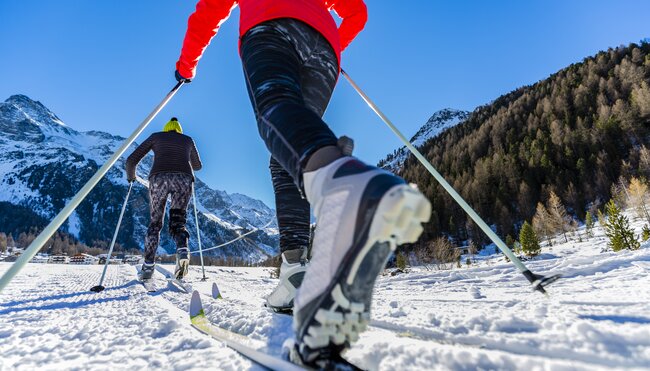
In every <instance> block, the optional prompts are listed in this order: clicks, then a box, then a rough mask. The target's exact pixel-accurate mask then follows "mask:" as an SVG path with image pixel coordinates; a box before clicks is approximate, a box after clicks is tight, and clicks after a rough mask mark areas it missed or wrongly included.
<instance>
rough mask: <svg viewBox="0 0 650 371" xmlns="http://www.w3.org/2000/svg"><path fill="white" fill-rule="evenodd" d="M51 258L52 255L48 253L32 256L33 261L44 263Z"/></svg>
mask: <svg viewBox="0 0 650 371" xmlns="http://www.w3.org/2000/svg"><path fill="white" fill-rule="evenodd" d="M49 260H50V256H49V255H47V254H36V256H34V257H33V258H32V260H31V262H32V263H40V264H44V263H47V262H49Z"/></svg>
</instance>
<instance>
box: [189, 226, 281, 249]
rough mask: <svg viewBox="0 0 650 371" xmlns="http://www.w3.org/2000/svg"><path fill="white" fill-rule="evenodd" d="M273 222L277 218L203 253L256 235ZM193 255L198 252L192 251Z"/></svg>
mask: <svg viewBox="0 0 650 371" xmlns="http://www.w3.org/2000/svg"><path fill="white" fill-rule="evenodd" d="M273 221H275V218H271V220H269V221H268V222H267V223H266V224H264V225H263V226H262V227H259V228H254V229H251V230H250V231H248V232H246V233H244V234H242V235H239V236H237V237H236V238H233V239H232V240H230V241H228V242H224V243H222V244H221V245H217V246H212V247H210V248H208V249H205V250H203V251H211V250H215V249H218V248H221V247H224V246H227V245H230V244H231V243H233V242H237V241H239V240H241V239H242V238H244V237H246V236H248V235H249V234H251V233H255V232H257V231H259V230H260V229H264V228H266V227H268V226H269V225H271V223H273ZM192 254H196V251H192Z"/></svg>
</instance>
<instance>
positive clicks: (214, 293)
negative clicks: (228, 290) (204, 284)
mask: <svg viewBox="0 0 650 371" xmlns="http://www.w3.org/2000/svg"><path fill="white" fill-rule="evenodd" d="M212 298H213V299H223V298H222V297H221V292H219V287H217V283H216V282H212Z"/></svg>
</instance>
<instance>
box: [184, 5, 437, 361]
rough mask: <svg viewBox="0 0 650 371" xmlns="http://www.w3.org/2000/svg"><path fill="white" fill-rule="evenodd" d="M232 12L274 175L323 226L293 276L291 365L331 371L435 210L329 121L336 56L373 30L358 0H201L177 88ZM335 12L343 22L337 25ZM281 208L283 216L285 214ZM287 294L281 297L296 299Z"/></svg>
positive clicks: (191, 75)
mask: <svg viewBox="0 0 650 371" xmlns="http://www.w3.org/2000/svg"><path fill="white" fill-rule="evenodd" d="M236 6H239V7H240V20H239V35H240V39H239V47H240V48H239V52H240V56H241V59H242V65H243V69H244V77H245V81H246V84H247V88H248V92H249V97H250V100H251V103H252V106H253V110H254V113H255V117H256V119H257V124H258V130H259V133H260V136H261V137H262V139H263V140H264V142H265V144H266V146H267V148H268V149H269V151H270V152H271V156H272V170H278V171H281V172H284V173H285V174H284V175H285V176H286V177H287V178H290V179H291V180H292V181H293V186H291V187H287V188H286V189H287V190H290V192H292V193H293V196H294V197H293V198H294V199H295V195H298V194H299V192H300V193H302V194H303V195H304V196H305V197H306V202H304V203H303V205H297V209H299V210H300V212H301V215H305V207H306V205H309V206H311V207H312V208H313V211H314V216H315V217H316V223H317V224H316V229H315V232H314V238H313V244H312V254H311V260H310V262H309V265H308V266H307V267H306V270H303V271H302V272H300V271H299V270H298V269H296V270H295V271H293V270H292V271H293V273H295V275H294V277H295V278H296V279H295V280H293V281H294V282H298V280H299V278H300V276H301V275H304V279H303V280H302V284H301V286H300V288H299V289H298V290H297V292H295V300H294V301H293V313H294V317H293V318H294V320H293V327H294V330H295V332H296V344H295V346H294V347H292V351H291V359H292V360H293V361H294V362H297V363H304V364H308V365H311V366H316V367H327V366H328V365H331V364H330V362H331V361H336V360H337V359H338V358H339V354H340V353H341V352H342V351H344V350H345V349H347V348H349V347H350V344H351V343H353V342H354V341H356V340H357V339H358V335H359V332H361V331H364V329H365V328H366V325H367V321H368V320H369V316H370V304H371V301H372V300H371V299H372V291H373V286H374V283H375V280H376V278H377V276H378V274H379V273H380V272H381V270H382V269H383V267H384V265H385V263H386V261H387V259H388V258H389V257H390V254H391V253H392V251H394V250H395V248H396V246H397V245H399V244H402V243H406V242H415V240H417V238H418V237H419V235H420V234H421V233H422V226H421V225H420V224H421V223H422V222H425V221H427V220H428V219H429V217H430V214H431V205H430V203H429V202H428V200H427V199H426V198H425V197H424V196H423V195H422V194H421V193H420V192H419V191H417V190H416V189H414V188H412V187H410V186H409V185H408V184H406V182H405V181H404V180H403V179H401V178H399V177H398V176H396V175H394V174H391V173H389V172H386V171H384V170H381V169H378V168H376V167H374V166H370V165H367V164H365V163H363V162H361V161H360V160H358V159H356V158H354V157H352V156H350V155H348V154H347V153H345V151H343V150H342V149H341V147H340V145H339V143H338V139H337V137H336V136H335V135H334V133H333V132H332V131H331V130H330V128H329V126H328V125H327V124H326V123H325V122H324V121H323V120H322V115H323V113H324V112H325V108H326V107H327V104H328V103H329V100H330V97H331V95H332V92H333V89H334V86H335V85H336V81H337V79H338V74H339V71H340V60H341V51H342V50H344V49H345V48H346V47H347V46H348V45H349V44H350V43H351V42H352V40H353V39H354V38H355V37H356V35H357V34H358V33H359V32H360V31H361V30H362V29H363V27H364V25H365V23H366V20H367V11H366V6H365V4H364V2H363V0H199V2H198V4H197V6H196V11H195V12H194V13H193V14H192V15H191V16H190V18H189V21H188V28H187V33H186V35H185V39H184V42H183V47H182V50H181V55H180V58H179V60H178V62H177V63H176V73H175V75H176V79H177V80H178V81H184V82H190V81H191V79H193V78H194V77H195V73H196V67H197V64H198V61H199V59H200V58H201V55H202V54H203V52H204V50H205V48H206V47H207V46H208V44H209V43H210V40H211V39H212V38H213V37H214V36H215V35H216V33H217V31H218V29H219V26H220V25H221V24H222V23H223V22H224V21H225V20H226V19H227V18H228V17H229V16H230V12H231V11H232V10H233V9H234V8H235V7H236ZM330 11H334V12H336V13H337V14H338V15H339V16H340V17H341V18H342V21H341V23H340V25H339V26H338V27H337V25H336V22H335V21H334V18H333V17H332V15H331V14H330ZM273 162H276V163H277V165H279V167H280V168H279V169H278V166H275V164H273ZM274 168H275V169H274ZM275 183H276V182H275V179H274V186H276V193H277V192H278V187H277V185H276V184H275ZM283 183H285V185H286V182H283ZM276 200H278V199H277V198H276ZM279 202H281V203H280V204H278V205H276V206H277V208H278V210H280V209H281V208H286V207H287V205H286V204H284V201H283V200H282V199H281V198H280V199H279ZM279 219H280V218H279ZM303 220H304V217H303ZM279 221H280V222H281V220H279ZM302 228H304V227H302ZM283 255H284V257H285V258H286V257H287V255H289V254H286V253H285V254H283ZM295 255H298V254H295ZM294 258H295V256H294ZM287 265H288V264H287ZM285 268H286V265H285ZM285 276H286V275H285ZM280 278H281V282H282V281H283V269H282V267H281V269H280ZM289 281H291V279H289ZM285 288H286V289H287V290H286V291H285V292H284V294H283V293H282V292H279V293H278V294H280V296H284V297H285V298H289V297H290V294H291V292H290V291H291V290H290V289H291V288H290V287H289V286H287V287H285ZM281 291H282V290H281Z"/></svg>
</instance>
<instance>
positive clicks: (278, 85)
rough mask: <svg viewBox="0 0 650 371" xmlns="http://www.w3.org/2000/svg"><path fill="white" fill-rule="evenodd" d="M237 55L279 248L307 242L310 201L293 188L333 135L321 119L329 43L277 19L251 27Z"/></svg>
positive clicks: (332, 67) (334, 68) (332, 77)
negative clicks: (271, 196) (263, 154)
mask: <svg viewBox="0 0 650 371" xmlns="http://www.w3.org/2000/svg"><path fill="white" fill-rule="evenodd" d="M241 57H242V64H243V67H244V75H245V78H246V81H247V85H248V93H249V96H250V99H251V103H252V104H253V108H254V110H255V116H256V118H257V124H258V129H259V132H260V135H261V136H262V139H263V140H264V142H265V143H266V146H267V147H268V149H269V150H270V151H271V164H270V169H271V176H272V179H273V188H274V191H275V201H276V209H277V218H278V227H279V230H280V249H281V250H282V251H283V252H284V251H287V250H294V249H304V248H306V247H307V246H308V245H309V234H310V231H309V224H310V219H309V218H310V213H309V203H308V202H307V201H306V200H305V199H303V198H302V197H301V195H300V192H299V191H298V186H300V185H301V183H302V167H303V166H304V165H305V162H306V160H307V159H308V158H309V156H310V155H311V154H312V153H313V152H314V151H315V150H317V149H319V148H322V147H325V146H335V145H336V143H337V138H336V136H335V135H334V133H332V131H331V130H330V129H329V127H328V126H327V124H326V123H325V122H324V121H323V120H322V119H321V117H322V116H323V114H324V113H325V109H326V108H327V105H328V104H329V101H330V98H331V96H332V91H333V90H334V86H335V85H336V80H337V77H338V71H339V66H338V60H337V58H336V54H334V50H333V49H332V47H331V46H330V44H329V42H328V41H327V40H326V39H325V38H324V37H323V36H322V35H321V34H320V33H319V32H318V31H316V30H315V29H313V28H312V27H310V26H308V25H307V24H305V23H303V22H301V21H298V20H295V19H288V18H283V19H276V20H272V21H268V22H264V23H261V24H259V25H257V26H255V27H253V28H251V29H250V30H249V31H248V32H247V33H246V34H245V35H244V37H243V38H242V42H241Z"/></svg>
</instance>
